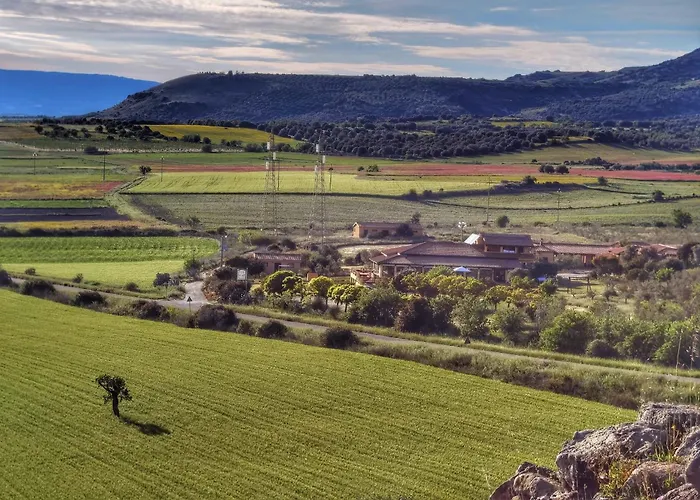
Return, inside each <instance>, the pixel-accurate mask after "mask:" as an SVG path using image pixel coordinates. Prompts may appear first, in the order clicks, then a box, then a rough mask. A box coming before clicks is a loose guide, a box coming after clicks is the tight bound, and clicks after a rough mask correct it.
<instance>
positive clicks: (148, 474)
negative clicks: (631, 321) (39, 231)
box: [0, 291, 634, 499]
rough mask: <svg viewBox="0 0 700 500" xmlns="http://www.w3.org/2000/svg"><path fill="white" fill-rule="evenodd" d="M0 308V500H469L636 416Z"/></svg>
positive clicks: (16, 305)
mask: <svg viewBox="0 0 700 500" xmlns="http://www.w3.org/2000/svg"><path fill="white" fill-rule="evenodd" d="M0 300H2V302H3V313H4V318H6V319H5V325H4V326H5V327H4V328H3V329H2V330H1V331H0V339H1V340H2V345H3V360H4V362H3V363H2V364H0V409H1V410H2V413H3V421H4V423H5V425H3V426H0V443H2V445H0V459H2V461H3V463H4V464H5V465H4V469H3V481H2V482H0V496H1V497H2V498H8V499H14V498H26V497H33V498H65V497H68V496H70V497H71V498H91V499H98V498H115V497H120V498H144V499H147V498H164V497H172V498H174V497H179V498H230V497H238V498H285V499H288V498H310V497H316V498H321V497H323V498H349V497H352V498H399V497H411V498H485V497H486V496H487V495H488V494H489V492H490V491H491V490H492V489H493V488H494V487H495V486H496V485H497V484H498V483H500V482H501V481H503V480H504V479H506V478H507V477H508V476H510V474H512V472H513V470H515V468H516V467H517V466H518V465H519V464H520V463H521V462H522V461H524V460H529V461H534V462H537V463H541V464H545V465H553V464H552V462H553V458H554V456H555V454H556V452H557V451H558V449H559V448H560V446H561V443H562V442H563V441H564V440H566V439H568V438H569V437H570V436H571V435H572V433H573V432H574V431H575V430H578V429H581V428H593V427H600V426H604V425H609V424H613V423H617V422H623V421H629V420H632V419H633V418H634V414H633V413H632V412H629V411H623V410H619V409H615V408H612V407H608V406H604V405H600V404H595V403H589V402H585V401H582V400H577V399H574V398H568V397H563V396H557V395H554V394H549V393H543V392H537V391H533V390H528V389H524V388H520V387H515V386H510V385H506V384H502V383H499V382H494V381H489V380H484V379H479V378H475V377H470V376H466V375H460V374H457V373H453V372H448V371H444V370H440V369H435V368H430V367H426V366H422V365H418V364H413V363H409V362H403V361H397V360H390V359H384V358H378V357H373V356H369V355H364V354H356V353H348V352H343V351H334V350H325V349H319V348H314V347H308V346H303V345H299V344H289V343H285V342H279V341H267V340H261V339H256V338H250V337H245V336H239V335H235V334H230V333H215V332H207V331H199V330H183V329H180V328H177V327H174V326H171V325H165V324H160V323H153V322H143V321H138V320H135V319H129V318H121V317H114V316H108V315H104V314H100V313H94V312H91V311H86V310H79V309H74V308H70V307H67V306H62V305H59V304H55V303H51V302H46V301H41V300H38V299H34V298H28V297H23V296H20V295H17V294H14V293H11V292H6V291H0ZM102 373H116V374H119V375H122V376H124V377H125V378H126V380H127V382H128V384H129V387H130V389H131V392H132V394H133V396H134V400H133V402H125V403H122V415H123V416H125V417H127V418H128V419H129V421H130V422H131V424H127V423H123V422H120V421H119V420H117V419H115V418H114V417H112V416H111V412H110V408H109V407H108V406H104V405H103V404H102V394H101V393H100V389H99V388H98V387H97V385H96V384H95V383H94V379H95V377H97V376H98V375H101V374H102ZM148 424H150V429H152V430H153V429H155V430H156V431H158V432H156V435H154V434H153V433H152V434H151V435H148V434H144V433H142V432H140V431H139V428H144V427H145V426H146V425H148ZM139 426H140V427H139ZM105 478H109V480H106V479H105Z"/></svg>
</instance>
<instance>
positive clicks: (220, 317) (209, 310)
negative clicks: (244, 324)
mask: <svg viewBox="0 0 700 500" xmlns="http://www.w3.org/2000/svg"><path fill="white" fill-rule="evenodd" d="M196 324H197V328H202V329H204V330H219V331H222V332H230V331H233V329H234V328H235V327H236V326H237V325H238V317H237V316H236V313H235V312H233V311H232V310H231V309H229V308H227V307H224V306H218V305H210V304H207V305H205V306H203V307H202V308H201V309H200V310H199V311H198V312H197V319H196Z"/></svg>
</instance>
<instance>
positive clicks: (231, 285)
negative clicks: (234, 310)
mask: <svg viewBox="0 0 700 500" xmlns="http://www.w3.org/2000/svg"><path fill="white" fill-rule="evenodd" d="M214 291H215V293H216V294H217V295H218V297H219V300H221V301H222V302H225V303H226V304H239V305H245V304H249V303H250V295H249V294H248V283H245V282H243V281H221V282H219V283H218V286H215V287H214Z"/></svg>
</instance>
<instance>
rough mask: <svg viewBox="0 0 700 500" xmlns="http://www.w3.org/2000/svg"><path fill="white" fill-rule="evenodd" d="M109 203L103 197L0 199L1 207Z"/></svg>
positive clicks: (90, 205) (50, 206)
mask: <svg viewBox="0 0 700 500" xmlns="http://www.w3.org/2000/svg"><path fill="white" fill-rule="evenodd" d="M108 206H109V204H108V203H107V202H106V201H105V200H102V199H78V198H76V199H68V200H0V208H104V207H108Z"/></svg>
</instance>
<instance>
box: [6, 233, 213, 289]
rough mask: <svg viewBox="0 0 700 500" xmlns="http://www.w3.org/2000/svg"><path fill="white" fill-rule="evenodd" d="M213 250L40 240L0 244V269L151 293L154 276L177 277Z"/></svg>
mask: <svg viewBox="0 0 700 500" xmlns="http://www.w3.org/2000/svg"><path fill="white" fill-rule="evenodd" d="M217 248H218V244H217V242H216V241H214V240H210V239H204V238H171V237H124V238H122V237H114V238H107V237H72V238H71V237H40V238H2V239H0V265H2V266H3V267H4V268H5V269H7V270H8V271H10V272H14V273H23V272H24V271H25V270H26V269H27V268H29V267H33V268H35V269H36V273H37V275H38V276H40V277H47V278H55V279H59V280H70V279H72V278H73V277H75V276H76V275H77V274H82V275H83V279H84V280H85V281H89V282H91V283H99V284H100V285H111V286H116V287H121V286H124V285H125V284H126V283H128V282H134V283H136V284H137V285H139V287H140V288H141V289H143V290H147V289H150V288H152V283H153V278H154V277H155V275H156V273H159V272H177V271H180V270H181V269H182V266H183V263H184V262H185V260H186V259H189V258H192V256H193V255H194V256H195V257H196V258H201V257H206V256H209V255H212V254H214V253H216V251H217Z"/></svg>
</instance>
